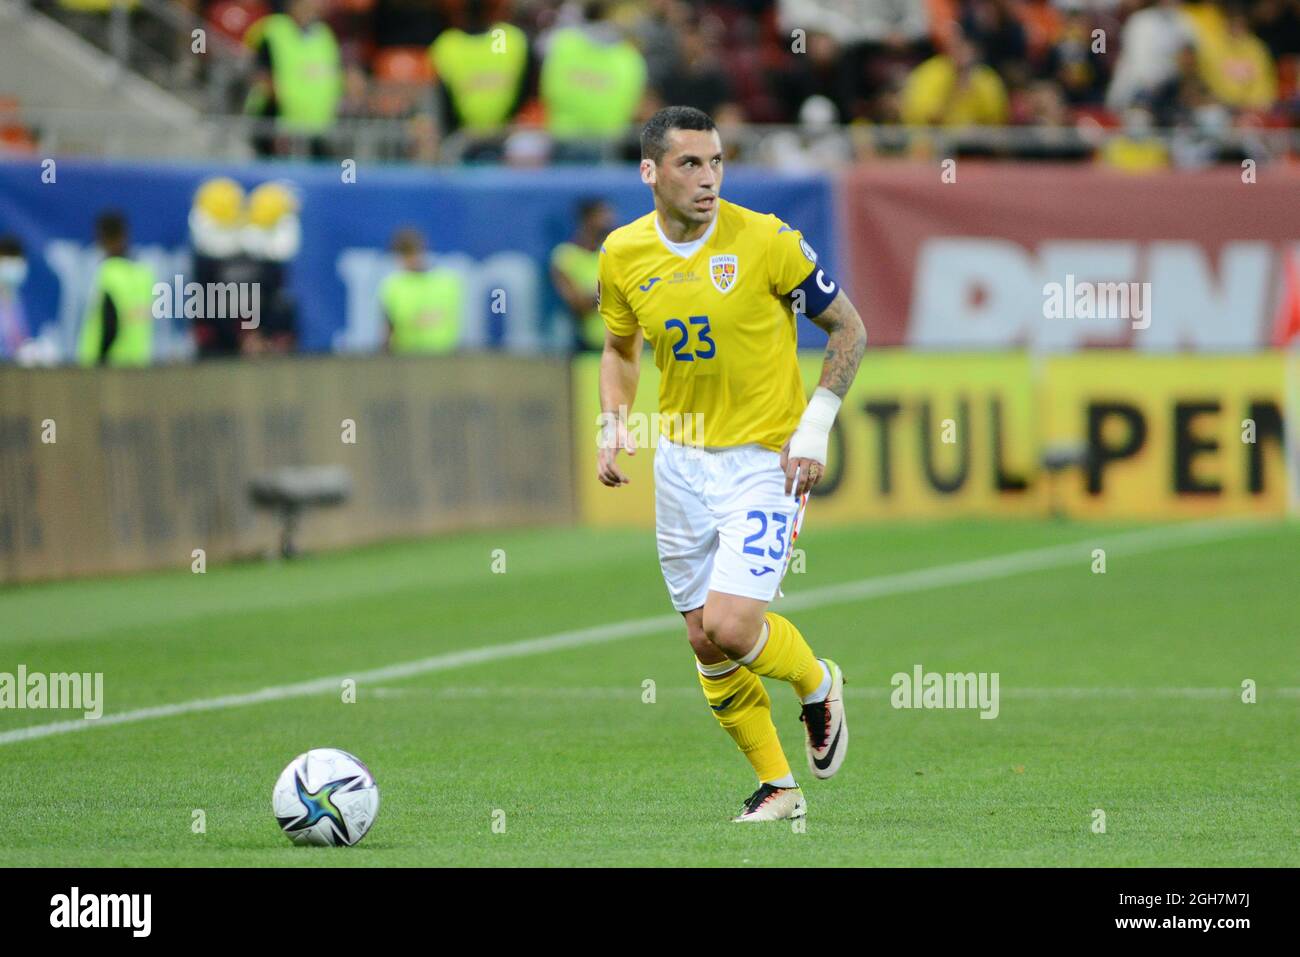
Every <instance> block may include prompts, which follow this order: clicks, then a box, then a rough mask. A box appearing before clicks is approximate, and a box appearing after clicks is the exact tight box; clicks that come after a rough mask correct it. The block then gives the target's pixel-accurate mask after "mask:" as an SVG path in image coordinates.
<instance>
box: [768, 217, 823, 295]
mask: <svg viewBox="0 0 1300 957" xmlns="http://www.w3.org/2000/svg"><path fill="white" fill-rule="evenodd" d="M773 228H774V229H775V230H776V235H774V236H773V237H772V239H771V242H770V243H769V244H768V247H767V269H768V276H769V277H770V281H771V284H772V291H773V292H774V293H776V294H777V295H778V296H788V295H789V294H790V293H792V292H793V291H794V290H795V289H796V288H797V287H798V286H799V284H800V283H801V282H803V281H804V280H805V279H807V278H808V275H809V274H810V273H811V272H812V271H813V269H814V267H816V265H817V254H816V253H815V252H813V248H812V247H811V246H809V245H808V243H806V242H805V241H804V238H803V233H801V232H799V230H797V229H795V228H794V227H792V226H787V225H786V224H785V223H783V222H781V221H780V220H779V219H775V217H773Z"/></svg>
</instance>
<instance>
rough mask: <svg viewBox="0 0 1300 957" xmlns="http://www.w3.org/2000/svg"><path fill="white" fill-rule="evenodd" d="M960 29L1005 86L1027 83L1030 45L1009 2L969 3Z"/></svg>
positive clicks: (973, 0)
mask: <svg viewBox="0 0 1300 957" xmlns="http://www.w3.org/2000/svg"><path fill="white" fill-rule="evenodd" d="M961 27H962V31H963V32H964V33H965V34H966V36H967V37H968V38H969V39H970V41H971V42H972V43H974V44H975V45H976V46H978V47H979V48H980V49H981V50H982V51H983V53H984V61H985V62H986V63H987V64H988V65H989V66H991V67H993V69H995V70H997V71H998V73H999V74H1000V75H1001V76H1002V79H1003V81H1004V82H1006V83H1008V84H1009V85H1012V86H1021V85H1023V84H1024V83H1025V82H1026V81H1027V80H1028V79H1029V42H1028V38H1027V36H1026V34H1025V28H1024V25H1023V24H1022V23H1021V22H1020V20H1019V19H1018V18H1017V16H1016V11H1015V8H1014V7H1013V6H1012V4H1011V0H969V2H968V3H966V5H965V12H964V13H963V15H962V18H961Z"/></svg>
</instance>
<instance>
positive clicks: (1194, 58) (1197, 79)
mask: <svg viewBox="0 0 1300 957" xmlns="http://www.w3.org/2000/svg"><path fill="white" fill-rule="evenodd" d="M1137 105H1141V106H1146V107H1148V108H1149V109H1150V111H1151V113H1152V114H1153V116H1154V119H1155V124H1156V126H1160V127H1166V128H1170V129H1172V128H1175V127H1184V128H1190V127H1194V126H1196V125H1197V122H1198V118H1200V117H1202V116H1204V115H1206V114H1207V113H1211V112H1216V111H1217V112H1222V109H1223V108H1222V107H1221V106H1219V105H1218V104H1217V103H1216V102H1215V99H1214V95H1213V94H1212V93H1211V92H1210V88H1209V86H1208V85H1207V84H1206V82H1205V75H1204V73H1203V72H1202V70H1201V64H1200V60H1199V58H1198V54H1197V52H1196V47H1195V46H1194V45H1192V44H1190V43H1189V44H1187V45H1186V46H1184V47H1183V48H1182V49H1181V50H1179V51H1178V54H1177V56H1176V57H1175V59H1174V74H1173V76H1171V77H1169V79H1167V80H1165V81H1164V82H1163V83H1160V84H1158V85H1157V86H1155V87H1154V88H1153V89H1151V90H1148V91H1147V92H1145V93H1144V94H1143V95H1142V96H1141V97H1139V98H1138V101H1137Z"/></svg>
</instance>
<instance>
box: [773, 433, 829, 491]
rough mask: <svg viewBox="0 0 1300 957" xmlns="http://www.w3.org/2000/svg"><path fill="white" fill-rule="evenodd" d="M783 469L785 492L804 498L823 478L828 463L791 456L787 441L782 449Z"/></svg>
mask: <svg viewBox="0 0 1300 957" xmlns="http://www.w3.org/2000/svg"><path fill="white" fill-rule="evenodd" d="M781 471H783V472H784V473H785V494H786V495H790V494H791V493H792V492H793V494H794V497H795V498H802V497H803V494H804V493H805V492H811V491H812V490H813V489H814V488H815V487H816V485H817V483H818V482H820V481H821V480H822V475H823V474H824V473H825V471H826V463H825V462H818V461H817V460H816V459H802V458H800V459H792V458H790V443H789V442H786V443H785V446H784V447H783V448H782V449H781Z"/></svg>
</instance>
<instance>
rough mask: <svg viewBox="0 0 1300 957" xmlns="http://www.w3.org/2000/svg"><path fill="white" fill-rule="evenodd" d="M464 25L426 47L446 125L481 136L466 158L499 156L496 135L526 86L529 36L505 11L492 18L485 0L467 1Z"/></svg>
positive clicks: (514, 110)
mask: <svg viewBox="0 0 1300 957" xmlns="http://www.w3.org/2000/svg"><path fill="white" fill-rule="evenodd" d="M463 25H464V29H461V27H459V26H456V27H452V28H451V29H448V30H444V31H443V32H442V33H441V34H439V35H438V38H437V39H436V40H434V41H433V44H432V45H431V46H430V47H429V60H430V62H431V63H432V64H433V67H434V71H435V74H436V80H437V84H438V89H439V91H440V93H441V95H442V96H443V97H444V101H445V103H444V110H443V115H444V116H445V117H446V118H447V131H448V132H451V131H455V130H458V129H459V130H463V131H464V132H465V133H466V134H468V135H469V136H471V137H474V138H475V139H477V140H479V141H480V142H478V143H476V144H475V145H474V146H473V147H471V149H470V150H469V152H468V154H467V155H466V157H465V158H467V159H500V157H501V152H502V143H501V141H500V138H501V136H502V135H503V134H504V133H505V130H506V127H507V125H508V124H509V122H510V120H511V118H512V117H513V116H515V115H516V114H517V113H518V112H519V108H520V106H521V105H522V104H523V100H524V96H525V93H526V91H527V89H528V86H529V84H528V76H529V73H530V67H531V57H530V53H529V47H528V37H527V36H526V35H525V34H524V31H523V30H520V29H519V28H518V27H517V26H515V25H514V24H512V23H509V22H508V21H507V20H506V19H505V18H504V17H502V18H501V19H496V20H494V19H493V18H492V16H491V12H490V10H489V5H488V4H487V3H486V2H484V0H469V2H467V3H466V4H465V14H464V24H463Z"/></svg>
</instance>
